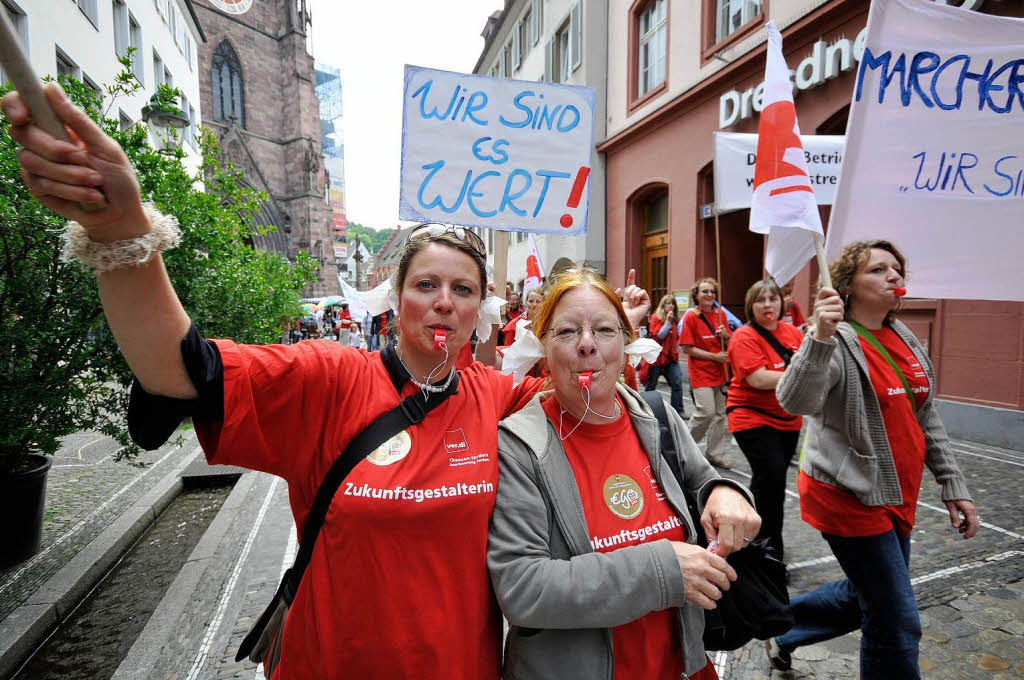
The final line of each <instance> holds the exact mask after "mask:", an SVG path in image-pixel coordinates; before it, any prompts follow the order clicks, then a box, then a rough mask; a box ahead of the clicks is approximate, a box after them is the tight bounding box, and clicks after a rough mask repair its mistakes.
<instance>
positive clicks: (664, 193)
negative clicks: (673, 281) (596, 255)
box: [627, 182, 670, 304]
mask: <svg viewBox="0 0 1024 680" xmlns="http://www.w3.org/2000/svg"><path fill="white" fill-rule="evenodd" d="M668 199H669V193H668V185H667V184H664V183H661V182H658V183H653V184H649V185H647V186H645V187H642V188H641V189H639V190H638V191H636V192H635V193H634V194H633V196H632V197H631V198H630V200H629V217H630V223H629V225H628V227H629V228H628V231H627V233H628V234H630V241H631V242H633V243H635V244H639V246H640V247H639V251H640V252H639V253H638V255H639V258H638V259H639V263H640V266H639V267H638V268H637V269H638V272H637V274H638V278H639V281H638V283H639V284H640V285H641V286H643V287H644V288H646V289H647V291H648V293H649V294H650V296H651V301H652V303H653V304H657V303H658V300H660V299H661V297H662V296H663V295H665V293H667V292H668V241H669V224H670V218H669V202H668Z"/></svg>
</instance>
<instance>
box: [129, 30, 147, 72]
mask: <svg viewBox="0 0 1024 680" xmlns="http://www.w3.org/2000/svg"><path fill="white" fill-rule="evenodd" d="M128 46H129V47H134V48H135V51H134V52H132V73H133V74H135V79H136V80H138V81H139V84H140V85H142V84H143V83H144V82H145V80H144V79H143V74H144V73H145V71H146V69H145V68H144V67H143V63H142V26H140V25H139V22H138V21H136V20H135V17H134V16H133V15H132V13H131V12H128Z"/></svg>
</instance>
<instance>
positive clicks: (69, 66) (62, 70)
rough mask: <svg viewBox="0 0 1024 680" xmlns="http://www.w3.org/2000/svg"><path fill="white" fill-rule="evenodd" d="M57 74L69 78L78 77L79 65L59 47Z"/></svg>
mask: <svg viewBox="0 0 1024 680" xmlns="http://www.w3.org/2000/svg"><path fill="white" fill-rule="evenodd" d="M57 75H58V76H67V77H68V78H77V77H78V66H77V65H76V64H75V62H73V61H71V58H70V57H68V55H66V54H64V52H62V51H61V49H60V48H59V47H58V48H57Z"/></svg>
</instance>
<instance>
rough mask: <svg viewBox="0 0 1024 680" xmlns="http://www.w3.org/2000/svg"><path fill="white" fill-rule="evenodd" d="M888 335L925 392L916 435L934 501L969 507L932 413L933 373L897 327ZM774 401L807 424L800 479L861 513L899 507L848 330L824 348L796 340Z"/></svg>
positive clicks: (874, 408)
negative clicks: (839, 495)
mask: <svg viewBox="0 0 1024 680" xmlns="http://www.w3.org/2000/svg"><path fill="white" fill-rule="evenodd" d="M892 329H893V330H894V331H896V334H897V335H899V336H900V338H902V339H903V342H905V343H907V347H909V348H910V349H911V351H912V352H913V353H914V356H915V358H916V359H917V361H918V362H919V363H920V364H921V366H922V367H923V368H924V371H925V375H926V376H927V378H928V385H929V387H930V388H931V389H930V390H929V391H928V396H927V398H926V399H925V402H924V404H923V405H922V406H921V408H920V409H918V411H917V422H918V423H920V425H921V429H922V430H923V431H924V438H925V464H926V465H927V466H928V469H929V470H931V471H932V474H933V475H935V479H936V481H938V483H939V485H940V486H941V487H942V500H944V501H948V500H956V499H963V500H971V496H970V494H969V493H968V492H967V482H966V480H965V479H964V475H963V473H962V472H961V471H960V468H959V467H958V466H957V464H956V460H955V459H954V458H953V454H952V452H951V451H950V446H949V435H947V434H946V428H945V427H944V426H943V424H942V420H941V419H940V418H939V414H938V412H937V411H936V409H935V399H934V397H935V371H934V369H933V368H932V363H931V361H930V360H929V359H928V353H927V352H926V351H925V349H924V347H923V346H922V345H921V343H920V342H919V341H918V340H917V338H916V337H914V334H913V333H911V332H910V329H908V328H907V327H906V326H905V325H904V324H903V323H901V322H899V321H893V323H892ZM775 394H776V396H777V397H778V399H779V404H781V405H782V408H784V409H786V410H787V411H789V412H790V413H794V414H801V415H805V416H809V417H808V419H807V425H806V427H807V436H806V438H805V440H804V448H803V463H802V464H801V466H800V469H801V470H802V471H803V472H805V473H806V474H808V475H810V476H811V477H813V478H814V479H817V480H818V481H821V482H824V483H826V484H830V485H832V486H835V487H839V488H841V489H846V490H847V491H849V492H851V493H852V494H854V495H855V496H856V497H857V498H858V500H860V502H861V503H864V504H865V505H899V504H901V503H903V494H902V492H901V491H900V481H899V478H898V477H897V476H896V466H895V464H894V463H893V458H892V451H891V450H890V449H889V439H888V437H887V436H886V432H885V423H884V422H883V421H882V411H881V409H880V408H879V406H878V399H877V397H876V396H875V390H874V388H873V387H872V385H871V378H870V376H869V374H868V364H867V359H866V358H865V357H864V351H863V350H862V349H861V345H860V340H859V339H858V337H857V332H856V331H855V330H853V327H852V326H850V324H848V323H846V322H842V323H840V324H839V326H838V329H837V332H836V334H835V335H834V336H833V337H832V338H831V339H830V340H829V341H828V342H821V341H820V340H817V339H816V338H814V337H812V336H811V335H808V336H807V337H806V338H804V341H803V344H801V345H800V349H799V350H798V351H797V353H796V354H795V355H794V356H793V360H792V362H791V363H790V365H789V367H788V368H787V369H786V372H785V374H784V375H783V376H782V380H780V381H779V384H778V386H777V387H776V389H775Z"/></svg>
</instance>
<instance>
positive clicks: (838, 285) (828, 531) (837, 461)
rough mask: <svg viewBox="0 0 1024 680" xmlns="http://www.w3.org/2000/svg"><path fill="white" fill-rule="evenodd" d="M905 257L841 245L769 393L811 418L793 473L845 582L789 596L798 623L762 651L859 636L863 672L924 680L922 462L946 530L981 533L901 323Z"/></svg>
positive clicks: (930, 376)
mask: <svg viewBox="0 0 1024 680" xmlns="http://www.w3.org/2000/svg"><path fill="white" fill-rule="evenodd" d="M906 264H907V263H906V259H905V258H904V257H903V254H902V253H901V252H900V251H899V250H898V249H897V248H896V246H894V245H893V244H892V243H890V242H889V241H882V240H878V241H855V242H853V243H850V244H849V245H847V246H846V247H845V248H844V249H843V252H842V253H841V254H840V256H839V259H837V260H836V261H835V262H833V263H832V265H831V267H830V268H829V269H830V272H831V274H832V281H833V283H834V285H835V289H832V288H822V289H821V291H820V292H819V293H818V298H817V300H816V301H815V303H814V317H813V320H812V323H813V324H814V325H813V327H812V330H811V332H810V333H809V334H808V336H807V337H806V338H805V339H804V341H803V344H802V345H801V346H800V350H799V351H798V352H797V353H796V355H795V356H794V357H793V360H792V363H790V365H789V367H788V368H787V369H786V372H785V373H784V374H783V376H782V380H781V381H780V382H779V384H778V387H777V388H776V394H777V395H778V398H779V403H780V404H781V405H782V408H784V409H786V411H788V412H790V413H799V414H803V415H806V416H808V418H807V425H808V427H807V437H806V440H805V443H804V449H803V460H802V462H801V465H800V473H799V477H798V478H797V488H798V490H799V492H800V512H801V515H802V516H803V519H804V521H806V522H807V523H808V524H810V525H811V526H813V527H814V528H815V529H817V530H818V531H820V532H821V534H822V536H823V537H824V538H825V541H826V542H827V543H828V545H829V547H830V548H831V549H832V553H833V554H834V555H835V556H836V559H837V560H838V561H839V566H840V567H842V569H843V573H844V574H845V575H846V578H845V579H843V580H841V581H834V582H832V583H826V584H825V585H823V586H821V587H819V588H818V589H816V590H814V591H812V592H810V593H806V594H804V595H800V596H799V597H796V598H794V599H793V600H792V603H791V606H792V610H793V617H794V619H795V621H796V625H794V626H793V628H792V629H791V630H790V631H789V632H787V633H785V634H784V635H781V636H779V637H777V638H775V639H774V640H769V641H768V642H767V643H766V645H767V650H768V656H769V659H770V660H771V663H772V665H773V666H774V667H775V668H778V669H786V668H788V667H789V666H790V664H791V654H792V651H793V650H794V649H795V648H797V647H799V646H802V645H809V644H813V643H815V642H821V641H823V640H828V639H831V638H833V637H837V636H839V635H843V634H845V633H849V632H850V631H853V630H856V629H857V628H860V630H861V632H862V633H863V635H862V637H861V641H860V677H861V678H862V679H863V680H878V679H879V678H906V679H908V680H914V679H915V678H920V677H921V672H920V668H919V667H918V663H917V660H918V644H919V642H920V640H921V621H920V619H919V617H918V613H917V602H916V601H915V600H914V589H913V587H912V585H911V582H910V532H911V531H912V530H913V528H914V521H915V512H916V510H917V497H918V493H919V492H920V490H921V481H922V476H923V473H924V468H925V466H927V467H928V468H929V469H930V470H931V471H932V474H933V475H934V476H935V479H936V481H937V482H938V483H939V485H940V487H941V488H942V500H943V502H944V503H945V504H946V508H947V509H948V510H949V518H950V522H951V523H952V525H953V527H955V528H956V529H958V530H959V532H960V533H961V534H963V536H964V538H970V537H972V536H973V535H974V534H975V532H977V531H978V522H979V520H978V514H977V511H976V510H975V507H974V503H973V502H971V496H970V494H969V493H968V491H967V482H966V480H965V479H964V475H963V473H962V472H961V471H960V468H959V467H957V464H956V461H955V460H954V458H953V454H952V451H951V450H950V444H949V437H948V435H947V434H946V428H945V427H944V426H943V424H942V420H941V419H940V418H939V414H938V411H937V409H936V407H935V395H934V389H935V373H934V370H933V369H932V364H931V361H930V360H929V358H928V352H927V350H926V349H925V348H924V346H923V345H922V344H921V342H920V341H919V340H918V339H917V338H916V337H915V336H914V334H913V333H912V332H911V331H910V329H909V328H907V327H906V326H905V325H904V324H902V323H901V322H900V321H899V320H897V319H896V317H895V313H896V311H897V310H898V309H899V307H900V301H901V298H902V296H903V295H905V294H906V289H905V288H904V285H905V284H904V277H905V275H906V270H907V269H906Z"/></svg>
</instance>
